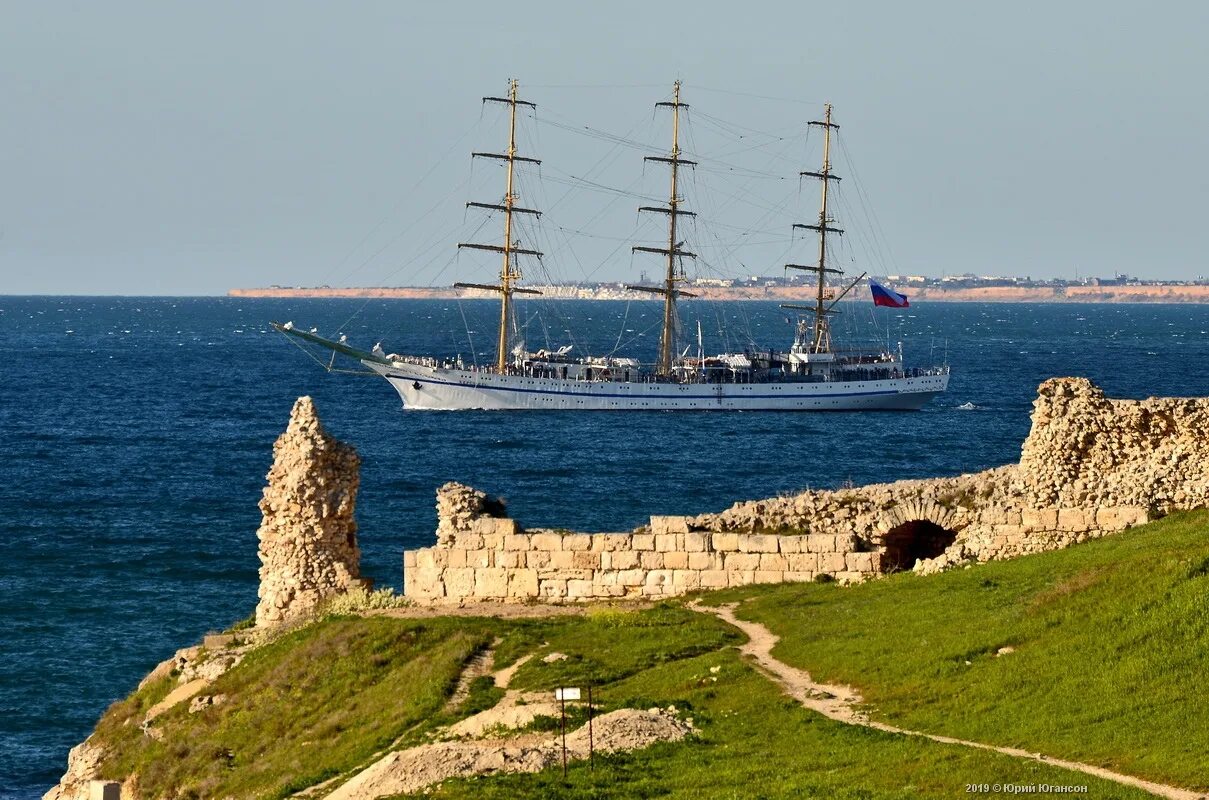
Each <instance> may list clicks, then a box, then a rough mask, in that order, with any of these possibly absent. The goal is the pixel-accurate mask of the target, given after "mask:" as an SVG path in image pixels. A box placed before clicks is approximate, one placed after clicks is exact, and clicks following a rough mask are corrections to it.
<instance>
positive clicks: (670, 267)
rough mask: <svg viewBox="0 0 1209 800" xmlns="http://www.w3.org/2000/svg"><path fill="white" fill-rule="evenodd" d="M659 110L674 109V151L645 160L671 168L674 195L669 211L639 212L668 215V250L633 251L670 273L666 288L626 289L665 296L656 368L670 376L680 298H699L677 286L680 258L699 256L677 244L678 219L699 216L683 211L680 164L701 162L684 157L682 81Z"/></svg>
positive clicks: (680, 277) (680, 274) (681, 271)
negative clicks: (663, 262)
mask: <svg viewBox="0 0 1209 800" xmlns="http://www.w3.org/2000/svg"><path fill="white" fill-rule="evenodd" d="M655 107H656V108H670V109H671V110H672V151H671V154H670V155H668V156H647V157H646V159H645V160H646V161H660V162H663V163H665V164H668V165H670V166H671V173H672V175H671V192H670V194H669V195H668V201H667V207H666V208H665V207H663V206H640V207H639V208H638V210H639V211H651V212H655V213H657V214H667V247H666V248H663V247H637V246H635V247H634V248H633V252H635V253H657V254H660V255H663V256H666V257H667V273H666V274H665V276H664V280H663V285H662V286H627V287H626V288H627V289H636V290H638V291H640V292H651V293H652V294H661V295H663V332H662V334H660V336H659V360H658V362H657V363H656V365H655V369H656V372H657V373H658V374H660V375H664V376H666V375H671V374H672V364H673V362H674V360H675V353H676V298H677V297H696V295H694V294H690V293H689V292H685V291H681V290H680V289H678V288H676V283H677V282H678V281H683V280H684V269H683V268H682V267H681V266H680V262H679V260H678V259H680V258H696V257H697V256H696V254H695V253H690V252H688V251H687V250H681V249H680V245H682V244H684V242H677V241H676V227H677V226H676V220H677V217H692V216H696V214H695V213H694V212H692V211H685V210H683V209H682V208H680V204H681V203H683V202H684V201H683V200H682V199H681V198H680V195H679V193H678V191H677V190H678V182H679V175H680V165H681V164H686V165H688V166H696V165H697V162H696V161H689V160H688V159H684V158H681V157H680V109H682V108H688V104H687V103H682V102H680V81H676V83H675V85H674V87H673V90H672V101H671V102H662V103H656V104H655Z"/></svg>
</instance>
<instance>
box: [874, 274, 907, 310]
mask: <svg viewBox="0 0 1209 800" xmlns="http://www.w3.org/2000/svg"><path fill="white" fill-rule="evenodd" d="M869 291H870V292H871V293H872V294H873V305H875V306H886V307H887V308H907V307H908V306H910V305H911V304H910V303H908V302H907V296H906V295H905V294H899V293H898V292H896V291H894V290H893V289H887V288H886V287H885V286H882V285H881V284H880V283H878V282H877V281H875V280H873V279H872V278H870V279H869Z"/></svg>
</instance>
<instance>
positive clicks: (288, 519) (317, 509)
mask: <svg viewBox="0 0 1209 800" xmlns="http://www.w3.org/2000/svg"><path fill="white" fill-rule="evenodd" d="M360 466H361V459H360V458H359V457H358V456H357V452H356V450H354V449H353V448H352V447H351V446H349V445H347V444H344V443H342V442H340V441H338V440H337V439H335V438H333V437H331V436H329V435H328V434H327V432H326V431H324V430H323V426H322V425H321V424H320V423H319V417H318V416H317V414H316V413H315V404H314V402H312V401H311V398H309V397H300V398H298V401H297V402H295V403H294V410H293V411H292V412H291V413H290V423H289V426H288V427H287V428H286V430H285V432H284V433H283V434H281V436H279V437H278V439H277V441H276V443H275V444H274V445H273V466H272V468H271V469H270V470H269V474H268V476H267V477H268V485H267V486H265V489H264V497H263V498H262V499H261V501H260V510H261V512H262V514H263V519H262V521H261V524H260V529H259V530H258V531H257V532H256V536H257V537H258V538H259V539H260V549H259V555H260V562H261V566H260V591H259V597H260V602H259V603H258V604H257V606H256V624H257V625H258V626H265V625H277V624H280V623H283V622H288V621H290V620H291V619H294V618H296V617H299V616H302V615H305V614H306V613H307V612H309V611H311V610H312V609H314V608H315V606H317V605H318V604H319V603H320V602H321V601H322V600H324V599H325V598H327V597H330V596H332V595H335V594H339V593H341V592H345V591H347V590H348V589H349V588H350V587H351V586H352V585H354V584H357V583H359V582H360V568H359V562H360V558H361V554H360V551H359V550H358V549H357V521H356V519H355V517H354V513H353V512H354V507H355V505H356V499H357V487H358V485H359V484H360V481H361V478H360Z"/></svg>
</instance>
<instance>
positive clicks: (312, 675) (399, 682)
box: [97, 618, 489, 798]
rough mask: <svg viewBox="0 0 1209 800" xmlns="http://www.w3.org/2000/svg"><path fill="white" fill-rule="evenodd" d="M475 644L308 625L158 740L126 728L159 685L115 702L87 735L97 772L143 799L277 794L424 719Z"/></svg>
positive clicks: (175, 712) (235, 672)
mask: <svg viewBox="0 0 1209 800" xmlns="http://www.w3.org/2000/svg"><path fill="white" fill-rule="evenodd" d="M486 641H489V634H488V633H487V632H486V630H485V628H484V626H482V625H481V624H477V623H475V622H474V621H470V622H467V621H465V620H453V619H435V620H424V621H405V620H391V619H383V618H367V619H337V620H329V621H326V622H322V623H318V624H315V625H312V626H309V627H307V628H304V629H302V630H300V631H297V632H295V633H292V634H290V635H287V636H285V637H283V638H282V639H280V640H278V641H276V642H273V643H272V644H270V645H267V646H265V647H263V648H260V649H258V650H255V651H253V652H252V653H250V654H249V655H248V656H247V658H246V659H245V660H244V661H243V662H242V663H241V664H239V665H238V666H236V667H235V668H234V669H232V670H231V671H229V672H227V673H226V674H224V675H223V676H221V677H220V678H219V679H218V680H217V681H215V683H214V684H213V685H212V686H211V687H209V688H207V689H206V693H207V694H225V695H227V700H226V702H224V703H222V704H221V705H217V706H214V707H212V708H209V709H207V710H205V711H202V712H200V713H197V714H190V713H188V709H187V707H188V703H183V704H180V705H178V706H176V707H174V708H173V709H171V710H170V711H168V712H166V713H165V714H164V715H163V716H161V717H160V718H159V719H157V720H156V722H155V725H156V727H157V728H159V729H160V730H162V731H163V733H164V736H163V739H162V741H156V740H154V739H152V738H151V737H148V736H145V735H143V733H142V732H141V731H140V730H139V728H138V723H139V722H141V721H142V718H143V715H144V714H145V712H146V708H148V707H149V706H150V704H151V702H154V700H153V699H152V698H153V697H154V695H155V694H157V693H158V694H159V695H160V696H161V697H162V695H163V694H166V691H165V690H164V687H160V686H158V685H157V686H154V687H147V689H145V690H144V691H141V692H138V693H136V694H135V695H134V696H132V697H131V698H129V699H127V700H125V701H122V702H121V703H118V704H116V705H115V706H114V707H112V708H111V709H110V710H109V711H108V712H106V714H105V716H104V717H103V718H102V719H101V722H100V724H99V725H98V726H97V740H98V741H99V742H101V743H102V744H104V745H105V746H106V748H107V750H108V751H109V754H108V756H107V758H106V759H105V761H104V763H103V765H102V774H103V775H104V776H105V777H110V778H114V779H121V778H124V777H125V776H127V775H130V774H131V773H137V774H138V780H139V787H140V793H141V794H142V795H143V796H150V797H179V798H213V797H228V796H229V797H257V798H259V797H266V798H268V797H284V796H287V795H288V794H290V793H291V792H293V791H296V790H297V789H301V788H304V787H307V786H310V785H312V784H315V783H318V782H320V781H322V780H325V779H327V778H329V777H331V776H334V775H338V774H340V773H341V772H344V771H346V770H349V769H351V768H354V767H356V766H357V765H358V764H360V763H362V762H364V761H365V760H367V759H368V758H370V757H371V756H372V755H373V754H374V753H375V752H377V751H378V750H381V749H382V748H384V747H386V746H388V745H390V744H391V743H392V742H393V741H394V740H395V739H397V738H398V737H400V736H402V735H403V734H405V733H406V732H407V731H408V730H409V729H412V728H414V727H416V726H418V725H421V724H422V723H423V722H424V721H425V720H427V719H428V718H430V717H431V716H433V715H434V714H436V713H437V712H438V710H439V709H440V708H441V706H442V705H443V704H444V702H445V700H446V698H447V697H448V696H449V694H450V692H451V690H452V687H453V685H454V683H455V682H456V679H457V675H458V673H459V671H460V669H461V666H462V664H463V662H464V661H465V660H466V659H467V658H468V657H469V656H470V655H471V654H472V653H473V652H474V650H475V649H476V648H479V647H481V646H482V645H483V644H484V643H485V642H486ZM168 682H169V684H170V683H171V680H170V679H169V681H168ZM152 690H154V691H152ZM156 699H158V698H156Z"/></svg>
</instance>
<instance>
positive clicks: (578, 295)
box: [227, 284, 1209, 303]
mask: <svg viewBox="0 0 1209 800" xmlns="http://www.w3.org/2000/svg"><path fill="white" fill-rule="evenodd" d="M535 288H539V289H541V290H542V292H543V294H544V295H545V297H547V298H548V299H562V300H641V299H649V297H650V296H649V295H646V294H642V293H639V292H634V291H628V290H626V289H624V288H621V287H618V286H611V285H605V286H543V287H535ZM692 291H693V292H694V293H695V294H696V295H698V296H699V297H700V298H701V299H704V300H714V301H728V300H772V301H793V302H803V301H809V300H811V299H812V298H813V295H812V293H811V291H810V290H809V289H807V288H806V287H803V286H742V287H739V286H732V287H717V286H694V287H692ZM859 291H860V292H861V293H866V292H867V290H865V289H864V288H862V289H861V290H859ZM901 291H903V292H905V293H906V294H907V295H908V296H909V297H910V299H911V300H912V301H925V302H928V301H930V302H955V303H1209V285H1207V284H1142V285H1121V286H1093V285H1086V286H1084V285H1067V286H1027V287H1024V286H985V287H983V286H976V287H956V288H939V287H911V286H905V287H901ZM227 296H228V297H266V298H362V299H375V298H381V299H391V300H452V299H457V298H464V299H482V298H490V297H494V296H495V295H494V294H492V293H490V292H484V291H478V290H473V289H470V290H462V289H454V288H453V287H439V286H433V287H426V286H399V287H393V286H369V287H355V288H332V287H328V286H322V287H279V286H272V287H266V288H239V289H231V290H229V291H228V292H227ZM858 296H859V295H858Z"/></svg>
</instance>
